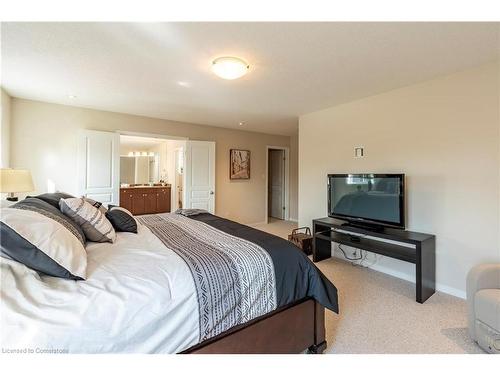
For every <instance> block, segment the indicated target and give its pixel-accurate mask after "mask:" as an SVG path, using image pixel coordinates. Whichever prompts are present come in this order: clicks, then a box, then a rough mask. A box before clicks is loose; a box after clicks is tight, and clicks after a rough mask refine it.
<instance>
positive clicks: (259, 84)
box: [1, 23, 499, 135]
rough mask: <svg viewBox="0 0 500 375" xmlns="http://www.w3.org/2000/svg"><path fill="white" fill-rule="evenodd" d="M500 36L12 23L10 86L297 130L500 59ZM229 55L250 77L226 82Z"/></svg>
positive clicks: (391, 27)
mask: <svg viewBox="0 0 500 375" xmlns="http://www.w3.org/2000/svg"><path fill="white" fill-rule="evenodd" d="M498 43H499V41H498V24H495V23H150V24H139V23H3V24H2V46H1V48H2V50H1V52H2V56H1V57H2V86H3V87H4V88H5V89H6V90H7V92H9V93H10V94H11V95H13V96H15V97H21V98H27V99H33V100H41V101H47V102H54V103H60V104H68V105H74V106H81V107H89V108H96V109H102V110H109V111H115V112H124V113H132V114H138V115H145V116H150V117H157V118H163V119H170V120H176V121H184V122H192V123H198V124H207V125H215V126H223V127H229V128H240V129H241V128H243V129H247V130H254V131H261V132H266V133H276V134H285V135H288V134H293V133H294V132H296V129H297V117H298V116H299V115H301V114H304V113H308V112H312V111H315V110H319V109H322V108H325V107H329V106H332V105H336V104H339V103H344V102H347V101H350V100H353V99H357V98H361V97H366V96H370V95H373V94H376V93H380V92H384V91H388V90H391V89H394V88H398V87H402V86H406V85H409V84H412V83H416V82H420V81H424V80H427V79H430V78H433V77H436V76H439V75H443V74H447V73H451V72H454V71H458V70H462V69H466V68H468V67H472V66H476V65H479V64H482V63H485V62H488V61H493V60H495V59H497V58H498V46H499V44H498ZM223 55H234V56H238V57H241V58H244V59H245V60H247V61H248V62H249V64H250V65H251V68H250V72H249V73H248V74H247V75H246V76H245V77H243V78H241V79H239V80H235V81H225V80H222V79H220V78H218V77H216V76H215V75H214V74H212V73H211V71H210V63H211V61H212V60H213V59H214V58H216V57H218V56H223ZM179 83H180V84H179ZM68 95H76V98H75V99H70V98H69V97H68ZM240 121H244V122H245V125H243V126H239V125H238V123H239V122H240Z"/></svg>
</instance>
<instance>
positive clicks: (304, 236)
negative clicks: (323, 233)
mask: <svg viewBox="0 0 500 375" xmlns="http://www.w3.org/2000/svg"><path fill="white" fill-rule="evenodd" d="M312 240H313V238H312V236H311V229H309V227H301V228H296V229H294V230H293V231H292V234H289V235H288V241H290V242H293V243H294V244H295V245H296V246H297V247H299V248H301V249H302V251H303V252H304V253H306V255H310V254H312Z"/></svg>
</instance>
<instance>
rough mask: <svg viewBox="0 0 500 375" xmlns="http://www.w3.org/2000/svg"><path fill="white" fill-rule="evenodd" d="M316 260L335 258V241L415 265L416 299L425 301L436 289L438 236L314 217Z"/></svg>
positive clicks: (420, 301)
mask: <svg viewBox="0 0 500 375" xmlns="http://www.w3.org/2000/svg"><path fill="white" fill-rule="evenodd" d="M313 237H314V240H313V261H314V262H319V261H321V260H323V259H327V258H330V257H331V243H332V242H335V243H338V244H342V245H346V246H352V247H355V248H357V249H362V250H366V251H370V252H372V253H376V254H380V255H384V256H387V257H390V258H394V259H399V260H402V261H405V262H409V263H412V264H415V271H416V272H415V275H416V301H417V302H419V303H424V302H425V301H426V300H427V299H428V298H429V297H430V296H432V295H433V294H434V292H435V280H436V255H435V242H436V238H435V236H434V235H431V234H425V233H418V232H410V231H405V230H400V229H388V228H384V229H382V230H381V231H371V230H369V229H365V228H359V227H354V226H350V225H348V224H341V223H339V222H338V221H337V220H335V219H332V218H330V217H326V218H322V219H316V220H313Z"/></svg>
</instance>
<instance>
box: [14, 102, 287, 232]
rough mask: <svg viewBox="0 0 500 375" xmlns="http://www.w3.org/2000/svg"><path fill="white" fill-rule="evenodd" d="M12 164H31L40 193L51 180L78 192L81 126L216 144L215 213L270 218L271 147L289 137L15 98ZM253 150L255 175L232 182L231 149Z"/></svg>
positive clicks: (244, 219)
mask: <svg viewBox="0 0 500 375" xmlns="http://www.w3.org/2000/svg"><path fill="white" fill-rule="evenodd" d="M11 118H12V126H11V154H10V155H11V164H12V166H13V167H17V168H28V169H30V170H31V172H32V174H33V179H34V183H35V187H36V189H37V191H38V192H43V191H46V190H47V184H48V182H49V180H51V181H52V182H54V183H55V185H56V189H58V190H64V191H68V192H70V193H71V192H76V191H77V188H76V145H77V138H76V137H77V135H76V133H77V130H78V129H94V130H104V131H116V130H122V131H129V132H144V133H154V134H163V135H171V136H178V137H188V138H190V139H192V140H207V141H215V142H216V161H217V162H216V194H217V196H216V213H217V214H218V215H220V216H224V217H227V218H230V219H233V220H237V221H240V222H243V223H256V222H262V221H263V220H264V217H265V189H266V187H265V162H266V145H273V146H289V144H290V137H286V136H276V135H267V134H262V133H254V132H246V131H242V130H231V129H224V128H218V127H210V126H203V125H194V124H187V123H180V122H173V121H166V120H159V119H153V118H147V117H140V116H132V115H126V114H119V113H112V112H105V111H97V110H91V109H84V108H77V107H69V106H63V105H56V104H48V103H42V102H35V101H30V100H24V99H18V98H12V105H11ZM230 148H242V149H248V150H250V151H251V153H252V159H251V166H252V170H251V179H250V180H249V181H230V180H229V149H230Z"/></svg>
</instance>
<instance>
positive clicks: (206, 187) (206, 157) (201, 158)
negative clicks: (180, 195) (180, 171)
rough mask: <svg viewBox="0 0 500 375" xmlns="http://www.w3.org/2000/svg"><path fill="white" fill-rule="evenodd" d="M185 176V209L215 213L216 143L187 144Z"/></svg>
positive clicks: (195, 142) (193, 142)
mask: <svg viewBox="0 0 500 375" xmlns="http://www.w3.org/2000/svg"><path fill="white" fill-rule="evenodd" d="M184 175H185V181H186V183H185V186H184V197H185V199H184V208H201V209H203V210H207V211H208V212H210V213H212V214H213V213H215V142H205V141H187V142H186V157H185V159H184Z"/></svg>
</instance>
